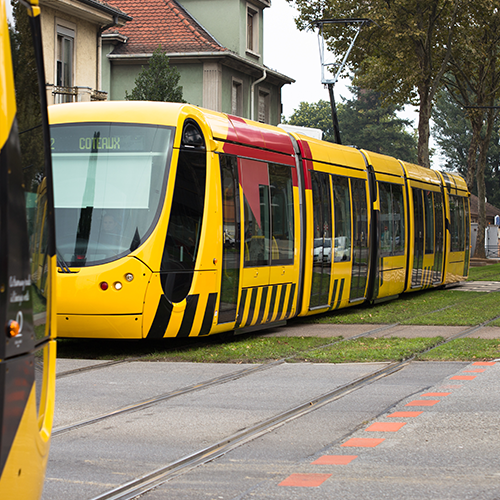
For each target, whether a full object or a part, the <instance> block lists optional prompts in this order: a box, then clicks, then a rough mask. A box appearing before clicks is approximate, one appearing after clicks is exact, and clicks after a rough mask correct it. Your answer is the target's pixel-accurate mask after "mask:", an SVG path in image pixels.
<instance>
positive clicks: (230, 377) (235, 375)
mask: <svg viewBox="0 0 500 500" xmlns="http://www.w3.org/2000/svg"><path fill="white" fill-rule="evenodd" d="M398 324H399V323H393V324H390V325H384V326H381V327H377V328H373V329H371V330H369V331H367V332H364V333H360V334H358V335H355V336H353V337H351V338H352V339H356V338H360V337H364V336H367V335H371V334H373V333H377V332H379V331H383V330H387V329H390V328H393V327H395V326H397V325H398ZM343 341H344V339H340V340H336V341H335V342H329V343H327V344H323V345H321V346H317V347H313V348H311V349H308V350H307V351H301V352H300V353H296V354H293V355H291V356H287V357H286V358H282V359H278V360H274V361H269V362H266V363H263V364H259V365H256V366H252V367H250V368H245V369H243V370H238V371H235V372H231V373H227V374H225V375H220V376H219V377H215V378H212V379H209V380H207V381H205V382H197V383H195V384H192V385H188V386H186V387H183V388H180V389H176V390H174V391H169V392H167V393H164V394H160V395H158V396H154V397H151V398H147V399H144V400H141V401H137V402H135V403H131V404H129V405H126V406H123V407H121V408H117V409H116V410H113V411H110V412H107V413H103V414H101V415H97V416H95V417H92V418H88V419H85V420H80V421H78V422H75V423H73V424H68V425H65V426H61V427H57V428H55V429H54V430H53V431H52V437H57V436H59V435H61V434H64V433H66V432H70V431H73V430H76V429H79V428H80V427H85V426H87V425H92V424H95V423H98V422H101V421H102V420H105V419H107V418H112V417H116V416H118V415H122V414H124V413H130V412H133V411H138V410H143V409H146V408H149V407H150V406H153V405H155V404H158V403H162V402H164V401H167V400H169V399H171V398H175V397H177V396H182V395H184V394H189V393H190V392H194V391H201V390H204V389H207V388H209V387H212V386H214V385H220V384H225V383H226V382H232V381H234V380H238V379H239V378H242V377H246V376H247V375H252V374H254V373H257V372H261V371H264V370H267V369H269V368H273V367H275V366H278V365H280V364H283V363H286V362H287V360H290V359H293V358H295V357H297V356H299V355H303V354H305V353H308V352H312V351H315V350H318V349H324V348H325V347H331V346H333V345H335V344H338V343H340V342H343ZM134 359H140V358H134ZM134 359H127V360H123V362H129V361H133V360H134ZM117 363H118V362H110V363H109V364H108V363H106V364H105V366H110V365H113V364H117ZM101 366H102V365H97V368H100V367H101ZM89 368H90V367H89ZM78 370H80V369H76V370H71V373H68V372H65V373H68V374H73V373H77V372H78Z"/></svg>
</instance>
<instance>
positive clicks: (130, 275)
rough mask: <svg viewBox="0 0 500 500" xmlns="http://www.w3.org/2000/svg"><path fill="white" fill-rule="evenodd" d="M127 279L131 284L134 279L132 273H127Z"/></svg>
mask: <svg viewBox="0 0 500 500" xmlns="http://www.w3.org/2000/svg"><path fill="white" fill-rule="evenodd" d="M125 279H126V280H127V281H128V282H130V281H132V280H133V279H134V275H133V274H132V273H127V274H126V275H125Z"/></svg>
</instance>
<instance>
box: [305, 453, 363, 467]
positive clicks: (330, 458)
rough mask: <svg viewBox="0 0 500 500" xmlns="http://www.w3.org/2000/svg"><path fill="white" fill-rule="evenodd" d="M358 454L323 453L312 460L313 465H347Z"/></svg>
mask: <svg viewBox="0 0 500 500" xmlns="http://www.w3.org/2000/svg"><path fill="white" fill-rule="evenodd" d="M355 458H358V455H323V456H322V457H319V458H318V459H317V460H315V461H314V462H312V464H313V465H347V464H349V463H351V462H352V461H353V460H354V459H355Z"/></svg>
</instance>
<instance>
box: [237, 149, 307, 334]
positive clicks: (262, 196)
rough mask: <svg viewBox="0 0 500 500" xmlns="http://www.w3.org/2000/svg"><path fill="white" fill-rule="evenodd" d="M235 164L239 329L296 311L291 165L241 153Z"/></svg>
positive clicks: (278, 319) (283, 316) (296, 273)
mask: <svg viewBox="0 0 500 500" xmlns="http://www.w3.org/2000/svg"><path fill="white" fill-rule="evenodd" d="M284 160H285V161H289V160H288V158H286V159H285V158H284ZM238 166H239V171H238V175H239V184H240V196H242V198H243V199H242V200H241V205H242V214H243V220H242V223H241V227H242V238H241V240H242V241H241V251H242V256H241V258H242V262H243V268H242V273H241V278H240V280H241V288H242V290H241V299H240V305H239V308H238V317H237V321H236V327H241V328H243V327H253V326H256V325H260V324H264V323H270V322H275V321H283V320H286V319H287V318H289V317H290V316H292V315H293V314H294V312H295V309H294V307H295V303H296V297H297V285H296V283H297V279H298V266H294V252H295V220H294V197H293V175H294V174H293V172H294V169H295V166H290V165H284V164H278V163H271V162H267V161H262V160H256V159H250V158H241V157H239V158H238Z"/></svg>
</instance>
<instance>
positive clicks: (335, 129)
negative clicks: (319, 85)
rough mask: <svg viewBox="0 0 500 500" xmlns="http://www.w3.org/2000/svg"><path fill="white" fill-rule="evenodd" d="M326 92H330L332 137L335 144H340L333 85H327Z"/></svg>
mask: <svg viewBox="0 0 500 500" xmlns="http://www.w3.org/2000/svg"><path fill="white" fill-rule="evenodd" d="M328 92H330V105H331V107H332V121H333V135H334V137H335V142H336V143H337V144H342V141H341V140H340V127H339V120H338V118H337V107H336V106H335V97H334V95H333V83H329V84H328Z"/></svg>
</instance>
